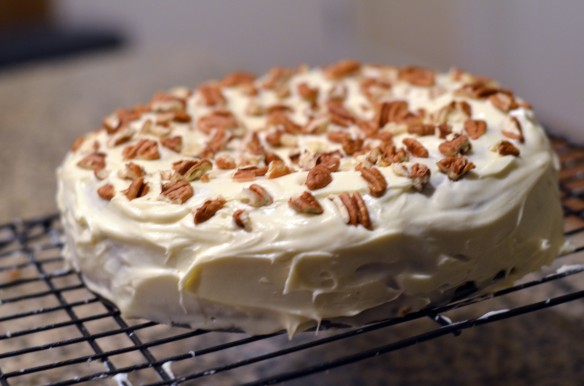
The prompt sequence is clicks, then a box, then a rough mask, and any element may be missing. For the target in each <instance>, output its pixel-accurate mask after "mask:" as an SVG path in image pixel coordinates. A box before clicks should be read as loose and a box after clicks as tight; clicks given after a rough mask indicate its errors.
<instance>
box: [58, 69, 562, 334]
mask: <svg viewBox="0 0 584 386" xmlns="http://www.w3.org/2000/svg"><path fill="white" fill-rule="evenodd" d="M58 181H59V193H58V203H59V207H60V211H61V214H62V220H63V225H64V229H65V234H66V248H65V256H66V257H67V259H68V260H69V261H70V262H71V264H72V265H73V267H74V268H75V269H77V270H79V271H80V272H81V274H82V276H83V278H84V281H85V283H86V284H87V286H88V287H89V288H90V289H91V290H93V291H95V292H96V293H98V294H100V295H102V296H103V297H105V298H107V299H109V300H111V301H112V302H114V303H115V304H116V305H117V306H118V307H119V309H120V310H121V312H122V314H123V315H124V316H126V317H140V318H146V319H150V320H153V321H157V322H162V323H175V324H181V325H188V326H191V327H193V328H201V329H213V330H216V329H235V330H242V331H245V332H247V333H252V334H263V333H269V332H273V331H277V330H281V329H285V330H287V331H288V333H290V334H293V333H295V332H296V331H300V330H303V329H306V328H309V327H311V326H315V325H317V324H319V323H320V322H321V321H323V320H327V321H333V322H338V323H344V324H362V323H366V322H370V321H374V320H379V319H387V318H391V317H396V316H400V315H405V314H407V313H410V312H413V311H417V310H420V309H423V308H425V307H428V306H430V305H437V304H442V303H444V302H448V301H450V300H452V299H457V298H460V297H463V296H467V295H468V294H470V293H484V292H487V291H492V290H493V289H495V288H500V287H501V286H505V285H509V284H510V283H512V282H513V281H514V280H517V279H518V278H521V277H522V276H524V275H525V274H526V273H528V272H531V271H534V270H537V269H538V268H539V267H541V266H542V265H544V264H547V263H549V262H551V261H552V260H553V259H554V258H555V256H556V255H557V253H558V251H559V249H560V246H561V244H562V211H561V206H560V200H559V193H558V187H557V185H558V182H557V162H555V156H554V154H553V152H552V150H551V147H550V144H549V141H548V139H547V138H546V135H545V133H544V131H543V130H542V128H541V126H540V125H539V124H538V123H537V122H536V121H535V118H534V115H533V112H532V109H531V107H530V105H529V104H528V103H526V102H525V101H524V100H522V99H520V98H518V97H517V96H515V95H514V94H513V93H512V92H511V91H509V90H508V89H504V88H502V87H500V86H499V85H498V84H497V83H496V82H494V81H492V80H489V79H486V78H482V77H478V76H474V75H472V74H469V73H467V72H463V71H461V70H456V69H455V70H451V71H449V72H447V73H438V72H435V71H432V70H429V69H425V68H421V67H414V66H408V67H401V68H398V67H393V66H385V65H366V64H361V63H359V62H356V61H352V60H344V61H341V62H338V63H336V64H333V65H330V66H327V67H323V68H314V69H310V68H308V67H305V66H301V67H299V68H296V69H287V68H273V69H271V70H270V71H269V72H268V73H267V74H265V75H263V76H261V77H256V76H254V75H252V74H249V73H244V72H238V73H233V74H230V75H228V76H226V77H225V78H224V79H222V80H220V81H210V82H208V83H205V84H202V85H200V86H199V87H198V88H196V89H194V90H193V89H188V88H175V89H171V90H169V91H167V92H159V93H157V94H156V95H154V97H153V98H152V100H151V101H150V102H149V103H148V104H145V105H137V106H134V107H131V108H125V109H119V110H117V111H115V112H114V113H113V114H111V115H109V116H107V117H105V118H104V120H103V124H102V127H101V128H100V129H98V130H96V131H93V132H91V133H89V134H87V135H85V136H83V137H81V138H79V139H77V140H76V141H75V143H74V144H73V147H72V149H71V151H70V153H69V154H68V155H67V157H66V159H65V160H64V162H63V164H62V165H61V167H60V168H59V170H58Z"/></svg>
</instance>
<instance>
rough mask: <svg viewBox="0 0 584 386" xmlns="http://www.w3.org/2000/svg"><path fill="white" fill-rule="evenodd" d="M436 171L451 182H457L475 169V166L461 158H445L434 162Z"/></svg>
mask: <svg viewBox="0 0 584 386" xmlns="http://www.w3.org/2000/svg"><path fill="white" fill-rule="evenodd" d="M436 165H437V166H438V170H439V171H440V172H442V173H444V174H446V175H447V176H448V178H450V179H451V180H452V181H457V180H459V179H460V178H462V177H463V176H464V175H465V174H466V173H468V172H469V171H471V170H472V169H474V168H475V165H474V164H473V163H472V162H470V161H469V160H468V159H467V158H465V157H462V156H456V157H446V158H443V159H441V160H440V161H438V162H436Z"/></svg>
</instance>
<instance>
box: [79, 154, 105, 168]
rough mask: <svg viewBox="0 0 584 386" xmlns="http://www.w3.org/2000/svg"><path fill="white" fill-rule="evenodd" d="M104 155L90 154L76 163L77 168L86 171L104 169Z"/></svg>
mask: <svg viewBox="0 0 584 386" xmlns="http://www.w3.org/2000/svg"><path fill="white" fill-rule="evenodd" d="M105 156H106V155H105V153H91V154H89V155H87V156H86V157H85V158H83V159H82V160H81V161H79V162H77V166H79V167H80V168H83V169H88V170H93V171H95V170H100V169H103V168H105Z"/></svg>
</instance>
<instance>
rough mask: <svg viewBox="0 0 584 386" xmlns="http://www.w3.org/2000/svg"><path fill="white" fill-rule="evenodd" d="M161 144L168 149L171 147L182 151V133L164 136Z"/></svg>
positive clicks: (177, 151)
mask: <svg viewBox="0 0 584 386" xmlns="http://www.w3.org/2000/svg"><path fill="white" fill-rule="evenodd" d="M160 144H161V145H162V146H164V147H166V148H167V149H170V150H172V151H174V152H176V153H180V151H181V150H182V145H183V140H182V137H181V136H180V135H177V136H174V137H167V138H162V139H161V140H160Z"/></svg>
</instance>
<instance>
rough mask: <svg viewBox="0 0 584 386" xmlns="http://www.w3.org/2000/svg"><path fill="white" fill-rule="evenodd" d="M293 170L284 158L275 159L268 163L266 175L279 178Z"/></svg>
mask: <svg viewBox="0 0 584 386" xmlns="http://www.w3.org/2000/svg"><path fill="white" fill-rule="evenodd" d="M292 172H293V170H292V169H290V168H289V167H288V166H287V165H286V164H285V163H284V161H282V160H273V161H271V162H270V163H269V165H268V172H267V173H266V177H268V178H270V179H271V178H278V177H282V176H285V175H286V174H290V173H292Z"/></svg>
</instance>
